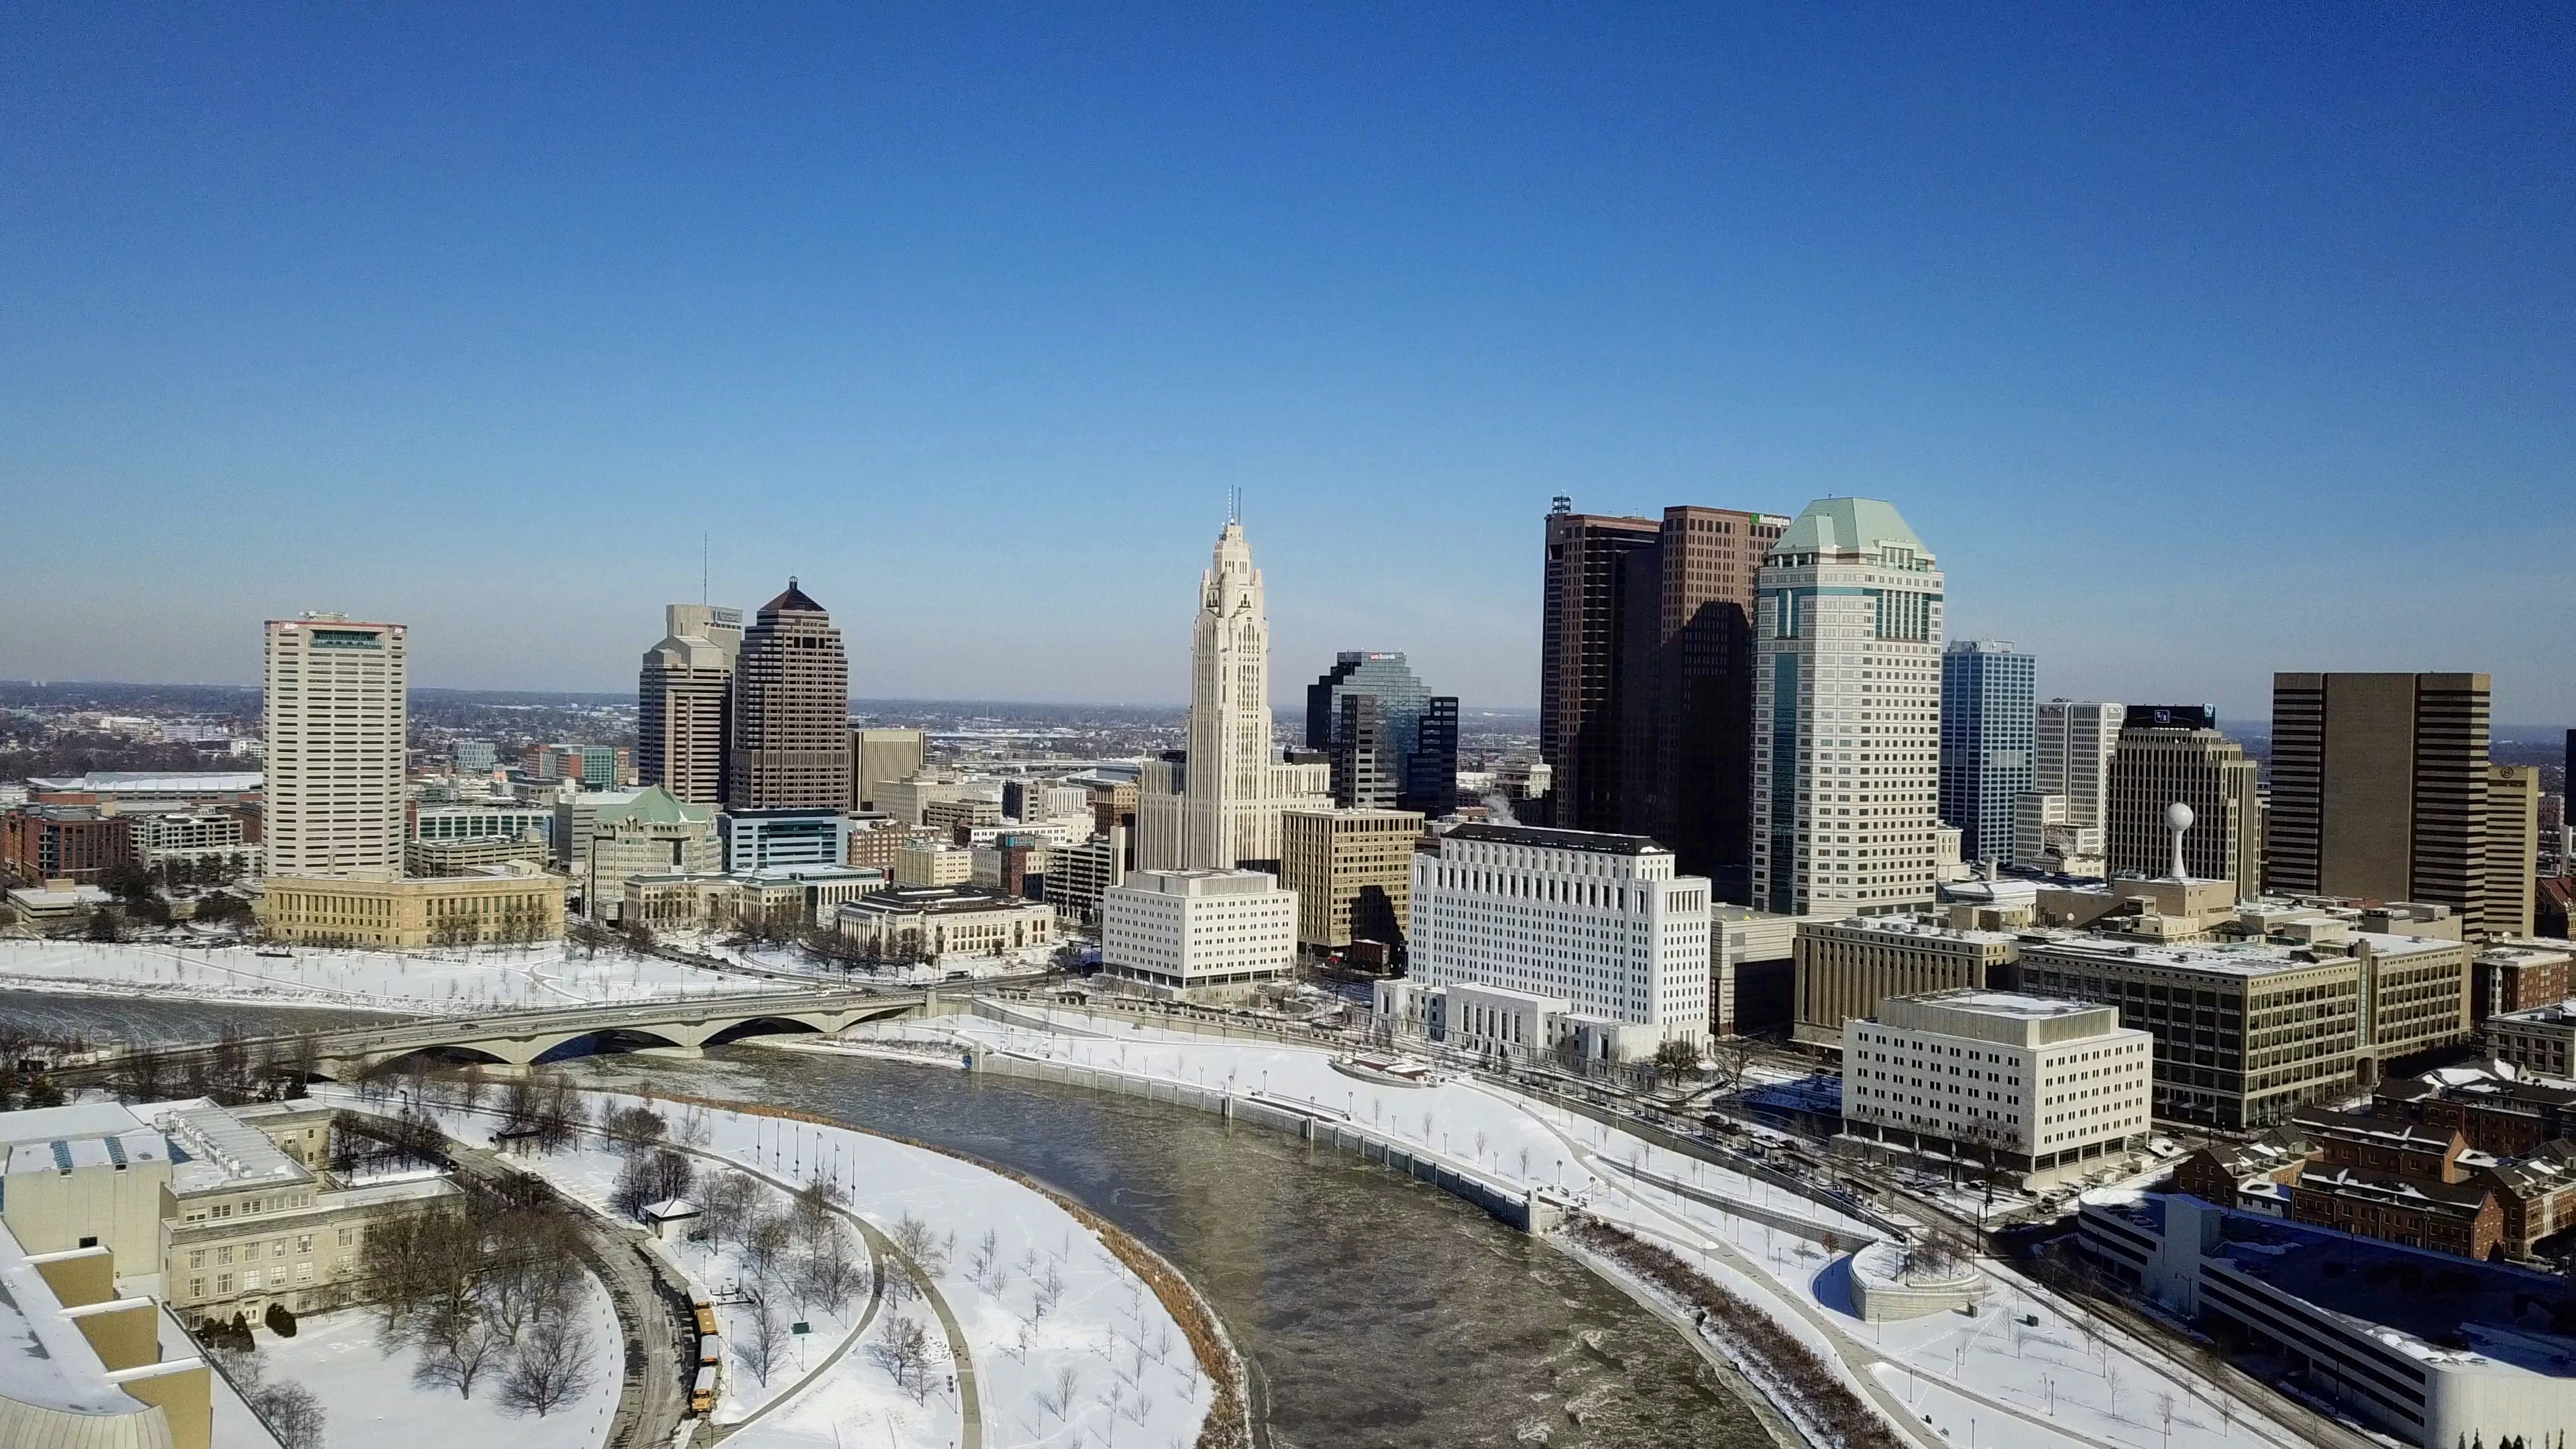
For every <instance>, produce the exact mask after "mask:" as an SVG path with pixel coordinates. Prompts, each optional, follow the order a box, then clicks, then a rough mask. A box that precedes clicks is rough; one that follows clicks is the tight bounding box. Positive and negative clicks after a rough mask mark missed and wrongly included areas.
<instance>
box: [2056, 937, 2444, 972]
mask: <svg viewBox="0 0 2576 1449" xmlns="http://www.w3.org/2000/svg"><path fill="white" fill-rule="evenodd" d="M2019 939H2020V940H2021V942H2022V949H2023V951H2024V952H2025V953H2027V952H2031V951H2049V952H2056V953H2060V954H2063V955H2068V956H2075V957H2082V958H2086V959H2091V960H2099V961H2102V962H2104V963H2106V964H2120V965H2126V964H2131V963H2134V964H2137V965H2141V966H2162V967H2167V968H2170V969H2173V970H2178V971H2208V972H2213V973H2219V974H2224V975H2230V976H2247V977H2252V976H2272V975H2278V974H2280V973H2282V972H2285V971H2313V970H2315V969H2316V968H2317V967H2319V966H2333V965H2338V964H2342V963H2344V962H2346V961H2348V960H2349V959H2350V958H2348V957H2346V956H2344V955H2343V954H2342V953H2340V952H2337V951H2333V950H2331V949H2328V950H2323V951H2320V950H2314V949H2311V948H2308V947H2303V946H2284V945H2277V944H2274V943H2272V942H2268V941H2248V942H2245V943H2243V944H2228V943H2206V942H2201V943H2193V944H2190V945H2178V946H2166V945H2157V944H2154V943H2152V942H2146V941H2132V940H2129V939H2127V938H2126V937H2122V936H2111V935H2104V934H2101V933H2098V932H2091V931H2084V932H2075V931H2027V932H2024V933H2022V935H2021V936H2020V938H2019ZM2351 939H2352V940H2354V941H2357V942H2366V943H2368V945H2369V947H2370V950H2371V954H2373V955H2374V956H2377V957H2379V958H2380V959H2382V960H2394V959H2398V958H2402V957H2406V956H2413V955H2419V954H2422V953H2424V952H2427V951H2457V950H2459V949H2461V946H2460V943H2459V942H2457V941H2453V940H2447V939H2443V938H2440V937H2425V936H2390V935H2382V934H2378V933H2375V932H2365V931H2355V932H2354V933H2353V934H2352V937H2351Z"/></svg>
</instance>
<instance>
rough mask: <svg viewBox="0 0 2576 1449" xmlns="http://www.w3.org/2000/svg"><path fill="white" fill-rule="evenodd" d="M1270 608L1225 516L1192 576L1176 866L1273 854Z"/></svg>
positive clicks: (1235, 525) (1210, 865)
mask: <svg viewBox="0 0 2576 1449" xmlns="http://www.w3.org/2000/svg"><path fill="white" fill-rule="evenodd" d="M1271 728H1272V719H1271V714H1270V611H1269V605H1268V602H1267V600H1266V599H1265V598H1264V596H1263V594H1262V587H1261V571H1260V570H1259V569H1256V568H1254V567H1253V566H1252V544H1251V542H1250V541H1249V540H1247V539H1246V538H1245V537H1244V536H1243V525H1242V524H1241V523H1240V522H1237V521H1235V520H1233V519H1228V520H1227V521H1226V525H1225V527H1224V528H1223V529H1221V530H1219V531H1218V533H1217V538H1216V552H1215V555H1214V557H1212V558H1211V559H1210V560H1209V562H1208V567H1207V572H1205V573H1204V574H1202V575H1200V577H1199V611H1198V617H1197V618H1196V619H1194V620H1193V621H1192V622H1191V626H1190V733H1189V758H1188V761H1187V766H1188V774H1187V776H1186V777H1185V780H1184V783H1183V786H1182V789H1181V864H1182V865H1183V866H1184V867H1185V868H1188V869H1193V870H1231V869H1233V867H1234V865H1235V863H1236V862H1237V861H1241V860H1256V859H1261V860H1275V859H1277V858H1278V854H1279V852H1278V849H1277V838H1276V837H1277V835H1278V830H1279V816H1278V811H1277V809H1276V807H1272V808H1271V809H1270V810H1269V812H1268V817H1267V819H1268V824H1267V828H1266V829H1265V828H1264V825H1263V810H1262V807H1263V804H1264V802H1266V801H1268V800H1269V798H1270V794H1271V791H1270V775H1271V740H1270V736H1271Z"/></svg>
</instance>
